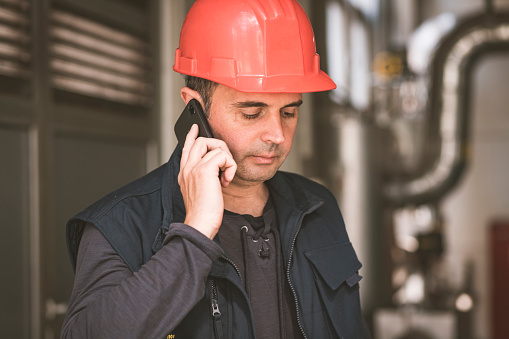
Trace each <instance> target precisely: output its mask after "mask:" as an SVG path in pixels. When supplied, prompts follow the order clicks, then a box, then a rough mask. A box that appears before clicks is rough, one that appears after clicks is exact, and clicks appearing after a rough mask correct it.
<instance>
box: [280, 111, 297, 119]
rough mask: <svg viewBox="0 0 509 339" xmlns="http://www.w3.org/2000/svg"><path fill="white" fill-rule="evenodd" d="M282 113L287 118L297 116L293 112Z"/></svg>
mask: <svg viewBox="0 0 509 339" xmlns="http://www.w3.org/2000/svg"><path fill="white" fill-rule="evenodd" d="M281 115H282V116H283V117H285V118H295V113H292V112H281Z"/></svg>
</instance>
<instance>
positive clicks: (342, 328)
mask: <svg viewBox="0 0 509 339" xmlns="http://www.w3.org/2000/svg"><path fill="white" fill-rule="evenodd" d="M304 255H305V256H306V258H307V259H308V260H309V261H310V262H311V265H312V267H313V274H314V281H315V285H316V289H317V291H318V294H319V298H320V303H321V304H322V308H323V309H325V310H326V312H327V317H328V319H327V322H328V323H329V325H330V326H329V328H330V332H331V333H330V336H331V337H333V338H358V336H359V333H362V329H363V320H362V317H361V315H360V314H361V310H360V300H359V284H358V283H359V281H360V280H361V279H362V277H361V276H360V275H359V273H358V271H359V269H360V268H361V266H362V265H361V263H360V262H359V260H358V259H357V255H356V254H355V251H354V249H353V246H352V244H351V243H350V242H343V243H338V244H334V245H331V246H328V247H324V248H319V249H315V250H311V251H308V252H305V253H304ZM332 332H335V334H334V333H332Z"/></svg>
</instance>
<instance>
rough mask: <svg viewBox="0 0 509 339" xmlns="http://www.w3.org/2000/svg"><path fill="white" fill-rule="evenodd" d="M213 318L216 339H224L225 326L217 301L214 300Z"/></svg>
mask: <svg viewBox="0 0 509 339" xmlns="http://www.w3.org/2000/svg"><path fill="white" fill-rule="evenodd" d="M212 318H213V319H214V335H215V338H216V339H222V338H223V324H222V322H221V312H220V311H219V305H218V303H217V300H216V299H212Z"/></svg>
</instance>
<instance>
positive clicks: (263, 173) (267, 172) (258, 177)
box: [233, 166, 279, 183]
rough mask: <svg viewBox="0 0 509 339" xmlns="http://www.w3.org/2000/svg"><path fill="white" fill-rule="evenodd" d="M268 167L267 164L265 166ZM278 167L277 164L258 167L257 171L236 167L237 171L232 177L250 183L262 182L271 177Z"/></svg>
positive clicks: (234, 179)
mask: <svg viewBox="0 0 509 339" xmlns="http://www.w3.org/2000/svg"><path fill="white" fill-rule="evenodd" d="M266 167H269V166H266ZM278 169H279V166H270V168H265V169H259V170H257V171H253V170H250V171H245V170H243V169H239V168H237V173H236V174H235V177H234V178H233V181H234V182H235V181H236V180H238V181H244V182H250V183H263V182H265V181H267V180H269V179H271V178H272V177H273V176H274V175H275V174H276V172H277V170H278Z"/></svg>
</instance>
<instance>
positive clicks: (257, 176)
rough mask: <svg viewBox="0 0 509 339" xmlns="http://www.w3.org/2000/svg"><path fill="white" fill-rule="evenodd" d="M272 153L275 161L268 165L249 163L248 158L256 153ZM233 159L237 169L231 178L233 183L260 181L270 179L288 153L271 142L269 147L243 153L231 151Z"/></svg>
mask: <svg viewBox="0 0 509 339" xmlns="http://www.w3.org/2000/svg"><path fill="white" fill-rule="evenodd" d="M265 153H272V154H274V155H275V156H276V158H275V162H274V163H272V164H268V165H263V164H250V163H249V162H250V161H249V160H250V159H249V158H250V157H251V156H253V155H257V154H265ZM232 155H233V159H234V160H235V162H236V163H237V171H236V172H235V177H234V178H233V182H234V183H238V184H239V183H241V182H244V183H250V184H255V183H262V182H265V181H267V180H269V179H271V178H272V177H273V176H274V175H275V174H276V172H277V170H278V169H279V168H280V167H281V165H282V164H283V162H284V161H285V159H286V157H287V155H288V153H286V154H285V152H284V151H283V150H281V148H279V146H278V145H276V144H272V145H271V146H270V147H267V146H265V147H263V148H260V149H255V150H250V151H248V152H246V153H245V154H237V153H233V152H232Z"/></svg>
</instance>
